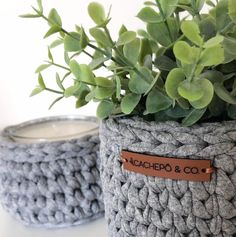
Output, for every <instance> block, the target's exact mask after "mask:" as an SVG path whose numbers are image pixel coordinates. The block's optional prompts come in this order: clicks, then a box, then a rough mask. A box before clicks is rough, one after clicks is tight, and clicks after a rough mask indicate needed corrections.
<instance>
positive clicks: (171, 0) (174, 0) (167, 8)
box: [159, 0, 178, 18]
mask: <svg viewBox="0 0 236 237" xmlns="http://www.w3.org/2000/svg"><path fill="white" fill-rule="evenodd" d="M159 2H160V5H161V8H162V11H163V13H164V16H165V18H168V17H170V16H171V15H172V14H173V13H174V11H175V9H176V7H177V4H178V0H159Z"/></svg>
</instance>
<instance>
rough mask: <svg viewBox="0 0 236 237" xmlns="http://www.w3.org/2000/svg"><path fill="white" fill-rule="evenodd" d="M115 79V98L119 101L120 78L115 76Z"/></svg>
mask: <svg viewBox="0 0 236 237" xmlns="http://www.w3.org/2000/svg"><path fill="white" fill-rule="evenodd" d="M115 79H116V98H117V99H118V100H120V98H121V96H120V94H121V81H120V78H119V77H118V76H115Z"/></svg>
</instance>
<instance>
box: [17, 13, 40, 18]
mask: <svg viewBox="0 0 236 237" xmlns="http://www.w3.org/2000/svg"><path fill="white" fill-rule="evenodd" d="M19 17H21V18H39V17H41V16H40V15H36V14H31V13H29V14H23V15H20V16H19Z"/></svg>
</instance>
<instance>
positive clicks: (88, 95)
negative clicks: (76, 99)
mask: <svg viewBox="0 0 236 237" xmlns="http://www.w3.org/2000/svg"><path fill="white" fill-rule="evenodd" d="M94 96H95V89H93V90H92V91H90V92H89V93H88V94H87V95H86V97H85V101H86V102H89V101H91V100H92V99H94Z"/></svg>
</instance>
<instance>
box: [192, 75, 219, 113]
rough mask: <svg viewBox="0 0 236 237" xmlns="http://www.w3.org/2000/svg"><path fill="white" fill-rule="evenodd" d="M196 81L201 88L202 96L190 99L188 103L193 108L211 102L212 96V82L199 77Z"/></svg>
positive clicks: (203, 106) (199, 107)
mask: <svg viewBox="0 0 236 237" xmlns="http://www.w3.org/2000/svg"><path fill="white" fill-rule="evenodd" d="M197 82H198V83H199V85H200V86H201V88H202V91H203V96H202V97H201V98H200V99H199V100H195V101H192V102H191V101H190V104H191V105H192V106H193V107H194V108H195V109H203V108H205V107H207V106H208V105H209V104H210V103H211V101H212V99H213V96H214V87H213V85H212V83H211V82H210V81H209V80H207V79H199V80H197Z"/></svg>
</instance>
